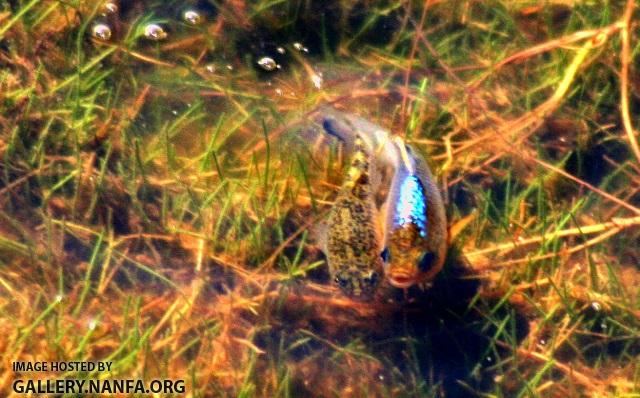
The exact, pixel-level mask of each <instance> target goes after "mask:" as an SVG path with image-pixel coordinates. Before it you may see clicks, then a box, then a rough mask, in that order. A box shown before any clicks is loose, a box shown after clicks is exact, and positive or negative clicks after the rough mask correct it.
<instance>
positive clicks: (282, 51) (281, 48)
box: [276, 47, 287, 54]
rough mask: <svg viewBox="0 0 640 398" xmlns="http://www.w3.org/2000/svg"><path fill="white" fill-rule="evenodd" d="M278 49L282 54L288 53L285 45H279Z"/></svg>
mask: <svg viewBox="0 0 640 398" xmlns="http://www.w3.org/2000/svg"><path fill="white" fill-rule="evenodd" d="M276 51H277V52H278V53H280V54H284V53H286V52H287V50H285V49H284V47H278V48H276Z"/></svg>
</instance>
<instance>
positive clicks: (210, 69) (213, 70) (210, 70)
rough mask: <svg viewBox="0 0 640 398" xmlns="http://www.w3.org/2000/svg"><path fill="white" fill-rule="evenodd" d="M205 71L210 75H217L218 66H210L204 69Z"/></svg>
mask: <svg viewBox="0 0 640 398" xmlns="http://www.w3.org/2000/svg"><path fill="white" fill-rule="evenodd" d="M204 70H206V71H207V72H209V73H216V66H215V65H214V64H209V65H206V66H205V67H204Z"/></svg>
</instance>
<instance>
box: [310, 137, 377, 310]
mask: <svg viewBox="0 0 640 398" xmlns="http://www.w3.org/2000/svg"><path fill="white" fill-rule="evenodd" d="M374 167H375V166H374V165H373V164H372V163H371V161H370V157H369V155H368V153H367V152H366V151H365V148H364V143H363V142H362V139H361V138H360V137H359V136H356V138H355V141H354V152H353V155H352V158H351V165H350V167H349V170H348V173H347V177H346V178H345V181H344V182H343V184H342V187H341V189H340V192H339V193H338V196H337V197H336V200H335V202H334V204H333V207H332V208H331V211H330V213H329V217H328V219H327V221H326V224H325V227H324V229H323V232H322V236H321V243H322V246H323V251H324V253H325V255H326V256H327V260H328V263H329V271H330V274H331V276H332V279H333V281H334V283H336V284H337V285H338V286H339V287H340V289H341V290H342V291H343V292H344V293H345V294H347V295H349V296H355V297H366V296H371V295H373V293H374V292H375V290H376V288H377V287H378V284H379V282H380V275H381V274H382V272H383V263H382V258H381V257H380V251H381V250H382V247H381V242H382V235H381V232H380V226H379V216H378V212H377V209H376V207H375V204H374V202H373V195H374V192H373V191H372V189H371V182H372V173H374V172H375V171H374V170H373V168H374Z"/></svg>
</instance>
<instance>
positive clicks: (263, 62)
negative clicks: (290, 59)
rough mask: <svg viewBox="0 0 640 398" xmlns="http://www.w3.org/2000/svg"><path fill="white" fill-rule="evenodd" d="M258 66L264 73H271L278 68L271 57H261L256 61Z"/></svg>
mask: <svg viewBox="0 0 640 398" xmlns="http://www.w3.org/2000/svg"><path fill="white" fill-rule="evenodd" d="M258 65H260V67H261V68H262V69H264V70H266V71H272V70H275V69H277V68H278V66H279V65H278V64H277V63H276V61H274V60H273V58H271V57H262V58H260V59H259V60H258Z"/></svg>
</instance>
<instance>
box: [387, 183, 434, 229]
mask: <svg viewBox="0 0 640 398" xmlns="http://www.w3.org/2000/svg"><path fill="white" fill-rule="evenodd" d="M426 200H427V199H426V197H425V192H424V187H423V186H422V183H421V182H420V180H419V179H418V177H417V176H415V175H412V174H408V175H407V176H405V178H404V179H403V181H402V183H401V185H400V194H399V195H398V202H397V203H396V212H395V218H394V220H393V222H394V226H403V225H407V224H409V223H413V224H415V225H416V226H417V227H418V230H419V231H420V236H422V237H423V238H424V237H426V236H427V201H426Z"/></svg>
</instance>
